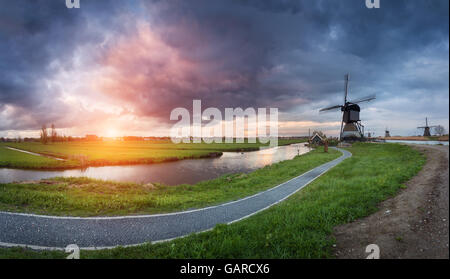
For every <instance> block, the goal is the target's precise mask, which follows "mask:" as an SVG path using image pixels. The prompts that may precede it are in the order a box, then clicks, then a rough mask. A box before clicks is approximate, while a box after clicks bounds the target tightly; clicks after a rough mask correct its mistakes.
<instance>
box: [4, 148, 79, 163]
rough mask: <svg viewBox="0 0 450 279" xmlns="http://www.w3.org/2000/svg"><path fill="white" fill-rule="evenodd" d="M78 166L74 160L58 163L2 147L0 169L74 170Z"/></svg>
mask: <svg viewBox="0 0 450 279" xmlns="http://www.w3.org/2000/svg"><path fill="white" fill-rule="evenodd" d="M76 166H78V162H76V161H73V160H68V161H58V160H55V159H51V158H46V157H39V156H35V155H30V154H26V153H23V152H18V151H14V150H10V149H6V148H3V147H2V146H0V167H6V168H28V169H39V168H48V169H52V168H55V169H56V168H73V167H76Z"/></svg>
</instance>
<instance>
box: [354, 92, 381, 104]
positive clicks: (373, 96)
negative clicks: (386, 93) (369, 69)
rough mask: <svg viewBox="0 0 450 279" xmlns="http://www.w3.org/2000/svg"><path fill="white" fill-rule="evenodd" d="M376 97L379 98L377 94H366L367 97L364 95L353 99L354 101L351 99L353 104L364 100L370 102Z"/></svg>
mask: <svg viewBox="0 0 450 279" xmlns="http://www.w3.org/2000/svg"><path fill="white" fill-rule="evenodd" d="M376 98H377V96H376V95H375V94H373V95H369V96H366V97H363V98H359V99H356V100H352V101H350V103H352V104H359V103H362V102H370V101H372V100H375V99H376Z"/></svg>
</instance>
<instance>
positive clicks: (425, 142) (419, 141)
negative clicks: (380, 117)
mask: <svg viewBox="0 0 450 279" xmlns="http://www.w3.org/2000/svg"><path fill="white" fill-rule="evenodd" d="M386 142H392V143H410V144H428V145H438V144H442V145H448V141H437V140H386Z"/></svg>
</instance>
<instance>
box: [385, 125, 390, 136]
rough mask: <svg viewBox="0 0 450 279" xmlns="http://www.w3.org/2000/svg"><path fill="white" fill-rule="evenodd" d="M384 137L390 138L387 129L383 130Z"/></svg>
mask: <svg viewBox="0 0 450 279" xmlns="http://www.w3.org/2000/svg"><path fill="white" fill-rule="evenodd" d="M384 137H385V138H390V137H391V133H390V132H389V129H388V128H387V127H386V130H384Z"/></svg>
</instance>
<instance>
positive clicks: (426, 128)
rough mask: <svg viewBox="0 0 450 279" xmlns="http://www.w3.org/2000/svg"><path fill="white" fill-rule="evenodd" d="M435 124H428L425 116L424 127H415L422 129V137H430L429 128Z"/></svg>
mask: <svg viewBox="0 0 450 279" xmlns="http://www.w3.org/2000/svg"><path fill="white" fill-rule="evenodd" d="M434 127H437V126H428V117H426V118H425V126H424V127H417V129H423V136H424V137H431V132H430V128H434Z"/></svg>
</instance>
